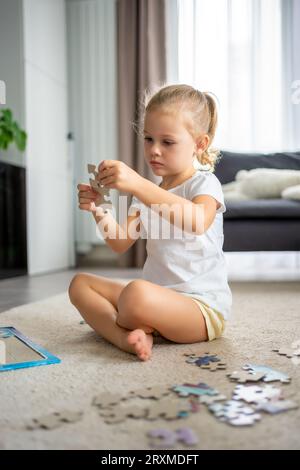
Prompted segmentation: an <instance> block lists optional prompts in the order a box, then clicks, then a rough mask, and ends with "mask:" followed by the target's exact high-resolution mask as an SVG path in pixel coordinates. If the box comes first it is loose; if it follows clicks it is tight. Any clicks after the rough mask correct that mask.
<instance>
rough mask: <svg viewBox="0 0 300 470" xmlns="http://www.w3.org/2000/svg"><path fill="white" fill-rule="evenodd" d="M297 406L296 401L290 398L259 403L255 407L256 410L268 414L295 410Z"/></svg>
mask: <svg viewBox="0 0 300 470" xmlns="http://www.w3.org/2000/svg"><path fill="white" fill-rule="evenodd" d="M297 408H298V405H297V403H295V402H294V401H292V400H275V401H271V402H268V403H259V404H258V405H257V406H256V407H255V409H256V410H257V411H265V412H266V413H270V414H277V413H282V412H283V411H288V410H295V409H297Z"/></svg>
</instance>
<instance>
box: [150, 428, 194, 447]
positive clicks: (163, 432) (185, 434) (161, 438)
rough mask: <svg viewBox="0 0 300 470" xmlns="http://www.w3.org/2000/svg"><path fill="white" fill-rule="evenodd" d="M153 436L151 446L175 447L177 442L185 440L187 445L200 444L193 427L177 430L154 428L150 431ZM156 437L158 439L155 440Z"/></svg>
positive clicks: (151, 436)
mask: <svg viewBox="0 0 300 470" xmlns="http://www.w3.org/2000/svg"><path fill="white" fill-rule="evenodd" d="M148 436H149V437H150V438H152V441H151V443H150V445H151V447H158V448H164V447H174V445H175V444H176V442H183V443H184V444H185V445H187V446H193V445H196V444H198V437H197V436H196V434H195V433H194V431H193V430H192V429H191V428H188V427H185V428H178V429H176V430H175V431H172V430H171V429H166V428H158V429H152V430H151V431H149V432H148ZM153 438H154V439H156V440H153Z"/></svg>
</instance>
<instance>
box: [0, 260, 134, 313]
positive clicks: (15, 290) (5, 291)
mask: <svg viewBox="0 0 300 470" xmlns="http://www.w3.org/2000/svg"><path fill="white" fill-rule="evenodd" d="M84 271H87V272H89V273H95V274H98V275H100V276H106V277H111V278H119V277H122V278H126V279H127V278H138V277H140V273H141V270H140V269H118V268H110V269H109V268H106V269H96V268H91V267H89V268H80V269H69V270H64V271H57V272H54V273H51V274H44V275H39V276H19V277H15V278H10V279H4V280H1V281H0V313H1V312H4V311H5V310H8V309H10V308H13V307H18V306H19V305H23V304H28V303H31V302H36V301H38V300H42V299H45V298H47V297H51V296H53V295H57V294H60V293H61V292H65V291H67V290H68V286H69V284H70V282H71V279H72V277H73V276H74V275H75V274H76V273H77V272H84Z"/></svg>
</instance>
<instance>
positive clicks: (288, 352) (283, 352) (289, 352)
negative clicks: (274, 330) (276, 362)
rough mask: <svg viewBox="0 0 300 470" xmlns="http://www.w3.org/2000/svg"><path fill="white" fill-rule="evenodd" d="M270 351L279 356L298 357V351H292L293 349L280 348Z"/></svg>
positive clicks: (299, 351)
mask: <svg viewBox="0 0 300 470" xmlns="http://www.w3.org/2000/svg"><path fill="white" fill-rule="evenodd" d="M272 351H274V352H277V353H278V354H279V355H280V356H286V357H289V358H291V357H295V356H300V349H293V348H288V347H287V348H280V349H272Z"/></svg>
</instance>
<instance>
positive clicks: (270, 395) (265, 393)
mask: <svg viewBox="0 0 300 470" xmlns="http://www.w3.org/2000/svg"><path fill="white" fill-rule="evenodd" d="M281 393H282V392H281V390H280V388H276V387H274V386H273V385H266V386H265V387H264V388H262V387H258V386H257V385H250V386H247V385H237V386H236V387H235V389H234V391H233V397H232V398H233V400H244V401H246V402H247V403H266V402H268V401H270V400H278V399H279V398H280V397H281Z"/></svg>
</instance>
